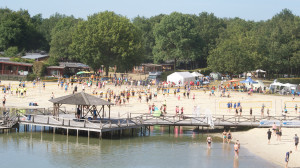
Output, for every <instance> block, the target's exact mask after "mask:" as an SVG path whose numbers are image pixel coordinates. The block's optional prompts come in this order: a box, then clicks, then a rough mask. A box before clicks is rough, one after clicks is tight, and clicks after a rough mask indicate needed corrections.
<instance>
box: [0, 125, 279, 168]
mask: <svg viewBox="0 0 300 168" xmlns="http://www.w3.org/2000/svg"><path fill="white" fill-rule="evenodd" d="M177 132H179V133H177ZM233 156H234V152H233V144H223V143H222V142H221V141H220V140H216V139H214V142H213V146H212V149H210V150H208V149H207V146H206V143H205V136H203V135H202V134H195V133H193V132H192V131H188V130H186V131H185V130H176V133H174V132H173V130H172V133H171V134H169V133H168V130H167V129H166V128H162V127H155V128H152V129H151V135H150V136H138V137H130V138H124V137H123V138H121V139H117V140H116V139H113V140H111V139H109V140H108V139H102V140H99V139H98V138H87V137H79V138H77V137H76V136H68V137H67V136H65V135H59V134H55V135H53V134H51V133H45V132H43V133H41V132H33V133H30V132H26V133H24V132H20V133H9V134H6V133H5V134H0V162H1V163H0V164H1V168H2V167H5V168H6V167H14V168H15V167H23V168H24V167H25V168H26V167H30V168H34V167H43V168H50V167H51V168H52V167H72V168H73V167H74V168H75V167H80V168H82V167H109V168H117V167H122V168H135V167H136V168H148V167H149V168H152V167H154V168H158V167H161V168H168V167H170V168H177V167H178V168H181V167H187V168H193V167H197V168H198V167H213V168H214V167H215V168H219V167H223V168H224V167H249V168H252V167H277V166H275V165H273V164H271V163H269V162H267V161H265V160H262V159H260V158H258V157H256V156H255V155H253V154H251V153H249V152H248V151H247V150H246V149H244V148H243V147H241V150H240V157H239V159H234V157H233Z"/></svg>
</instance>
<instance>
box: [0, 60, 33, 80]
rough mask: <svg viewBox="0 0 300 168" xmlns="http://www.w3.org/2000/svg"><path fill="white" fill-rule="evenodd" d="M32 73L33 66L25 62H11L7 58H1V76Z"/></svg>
mask: <svg viewBox="0 0 300 168" xmlns="http://www.w3.org/2000/svg"><path fill="white" fill-rule="evenodd" d="M29 72H32V64H30V63H25V62H13V61H9V58H7V57H1V58H0V74H1V75H21V76H24V75H27V74H28V73H29Z"/></svg>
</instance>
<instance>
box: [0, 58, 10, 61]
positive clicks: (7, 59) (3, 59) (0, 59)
mask: <svg viewBox="0 0 300 168" xmlns="http://www.w3.org/2000/svg"><path fill="white" fill-rule="evenodd" d="M9 59H10V58H9V57H0V61H9Z"/></svg>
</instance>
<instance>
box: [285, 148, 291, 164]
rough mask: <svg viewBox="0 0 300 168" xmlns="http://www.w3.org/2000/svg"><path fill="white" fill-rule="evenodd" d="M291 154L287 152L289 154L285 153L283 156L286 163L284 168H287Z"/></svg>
mask: <svg viewBox="0 0 300 168" xmlns="http://www.w3.org/2000/svg"><path fill="white" fill-rule="evenodd" d="M291 153H292V151H289V152H286V154H285V162H286V164H285V168H287V167H288V163H289V160H290V154H291Z"/></svg>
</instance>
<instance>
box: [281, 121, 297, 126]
mask: <svg viewBox="0 0 300 168" xmlns="http://www.w3.org/2000/svg"><path fill="white" fill-rule="evenodd" d="M282 125H284V126H298V127H299V126H300V121H284V122H282Z"/></svg>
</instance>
